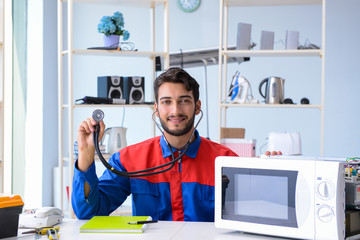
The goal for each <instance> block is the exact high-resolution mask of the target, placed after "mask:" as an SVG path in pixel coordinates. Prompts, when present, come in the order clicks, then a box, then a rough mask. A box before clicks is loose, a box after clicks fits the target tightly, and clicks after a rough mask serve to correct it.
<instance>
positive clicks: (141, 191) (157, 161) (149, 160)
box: [72, 131, 236, 221]
mask: <svg viewBox="0 0 360 240" xmlns="http://www.w3.org/2000/svg"><path fill="white" fill-rule="evenodd" d="M173 151H174V154H175V158H176V157H177V156H178V155H179V154H180V152H179V151H177V150H175V149H173ZM217 156H236V154H235V153H234V152H233V151H231V150H230V149H228V148H226V147H224V146H222V145H220V144H218V143H215V142H212V141H210V140H208V139H206V138H203V137H200V136H199V134H198V132H197V131H195V141H194V142H193V143H192V144H190V146H189V148H188V150H187V152H186V153H185V155H184V156H183V157H182V158H181V161H177V162H176V163H175V166H174V167H173V168H172V169H171V170H169V171H167V172H164V173H160V174H156V175H151V176H145V177H131V178H127V177H120V176H117V175H115V174H114V173H112V172H111V171H109V170H105V171H104V173H103V175H102V176H101V177H100V178H99V179H98V178H97V176H96V173H95V165H94V163H93V164H92V165H91V167H90V168H89V169H88V170H87V171H86V172H81V171H79V170H78V169H77V167H76V166H77V163H75V170H74V178H73V193H72V205H73V209H74V212H75V214H76V216H77V217H78V218H79V219H88V218H91V217H92V216H94V215H109V214H110V213H111V212H113V211H114V210H116V209H117V208H118V207H119V206H120V205H121V204H122V203H123V202H124V201H125V199H126V198H127V197H128V196H129V195H130V194H132V213H133V215H134V216H151V217H152V218H153V219H156V220H173V221H214V198H215V188H214V183H215V174H214V173H215V172H214V168H215V158H216V157H217ZM171 160H172V157H171V151H170V150H169V149H168V147H167V143H166V141H165V139H164V137H160V136H158V137H155V138H151V139H149V140H146V141H143V142H141V143H138V144H135V145H131V146H128V147H126V148H124V149H122V150H120V152H117V153H115V154H114V155H113V156H112V157H111V158H110V160H109V163H110V164H111V165H112V166H113V167H114V168H116V169H118V170H120V171H124V172H133V171H139V170H143V169H147V168H151V167H155V166H158V165H162V164H165V163H168V162H169V161H171ZM165 168H166V167H165ZM161 169H164V168H161ZM85 182H88V183H89V185H90V188H91V191H90V194H89V196H88V198H87V199H85V196H84V183H85Z"/></svg>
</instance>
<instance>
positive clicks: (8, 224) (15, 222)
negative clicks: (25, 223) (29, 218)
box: [0, 195, 24, 238]
mask: <svg viewBox="0 0 360 240" xmlns="http://www.w3.org/2000/svg"><path fill="white" fill-rule="evenodd" d="M23 206H24V203H23V201H22V199H21V197H20V196H19V195H14V196H0V238H7V237H16V236H17V233H18V226H19V214H20V213H21V212H22V208H23Z"/></svg>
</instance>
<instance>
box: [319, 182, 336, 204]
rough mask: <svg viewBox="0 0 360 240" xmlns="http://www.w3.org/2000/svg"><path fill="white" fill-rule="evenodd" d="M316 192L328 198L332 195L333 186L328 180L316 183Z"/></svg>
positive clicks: (321, 196) (323, 197)
mask: <svg viewBox="0 0 360 240" xmlns="http://www.w3.org/2000/svg"><path fill="white" fill-rule="evenodd" d="M317 193H318V195H319V196H320V198H322V199H325V200H327V199H330V198H332V196H333V195H334V186H333V185H332V184H331V182H328V181H324V182H321V183H319V185H318V188H317Z"/></svg>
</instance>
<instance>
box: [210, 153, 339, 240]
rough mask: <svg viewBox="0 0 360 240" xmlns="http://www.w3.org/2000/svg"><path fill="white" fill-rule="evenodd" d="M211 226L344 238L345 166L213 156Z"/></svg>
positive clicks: (305, 160) (324, 239)
mask: <svg viewBox="0 0 360 240" xmlns="http://www.w3.org/2000/svg"><path fill="white" fill-rule="evenodd" d="M215 226H216V227H218V228H225V229H232V230H237V231H243V232H249V233H256V234H265V235H273V236H279V237H286V238H299V239H318V240H319V239H322V240H332V239H334V240H335V239H336V240H338V239H345V180H344V163H343V162H340V161H335V160H334V161H331V160H327V161H325V160H320V159H317V158H315V159H314V158H305V157H299V159H296V158H295V157H292V158H289V159H287V158H286V157H285V156H283V157H282V158H272V157H266V158H247V157H217V158H216V160H215Z"/></svg>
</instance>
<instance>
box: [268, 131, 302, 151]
mask: <svg viewBox="0 0 360 240" xmlns="http://www.w3.org/2000/svg"><path fill="white" fill-rule="evenodd" d="M267 149H268V150H269V151H281V153H282V154H283V155H301V137H300V133H299V132H270V133H269V137H268V143H267Z"/></svg>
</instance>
